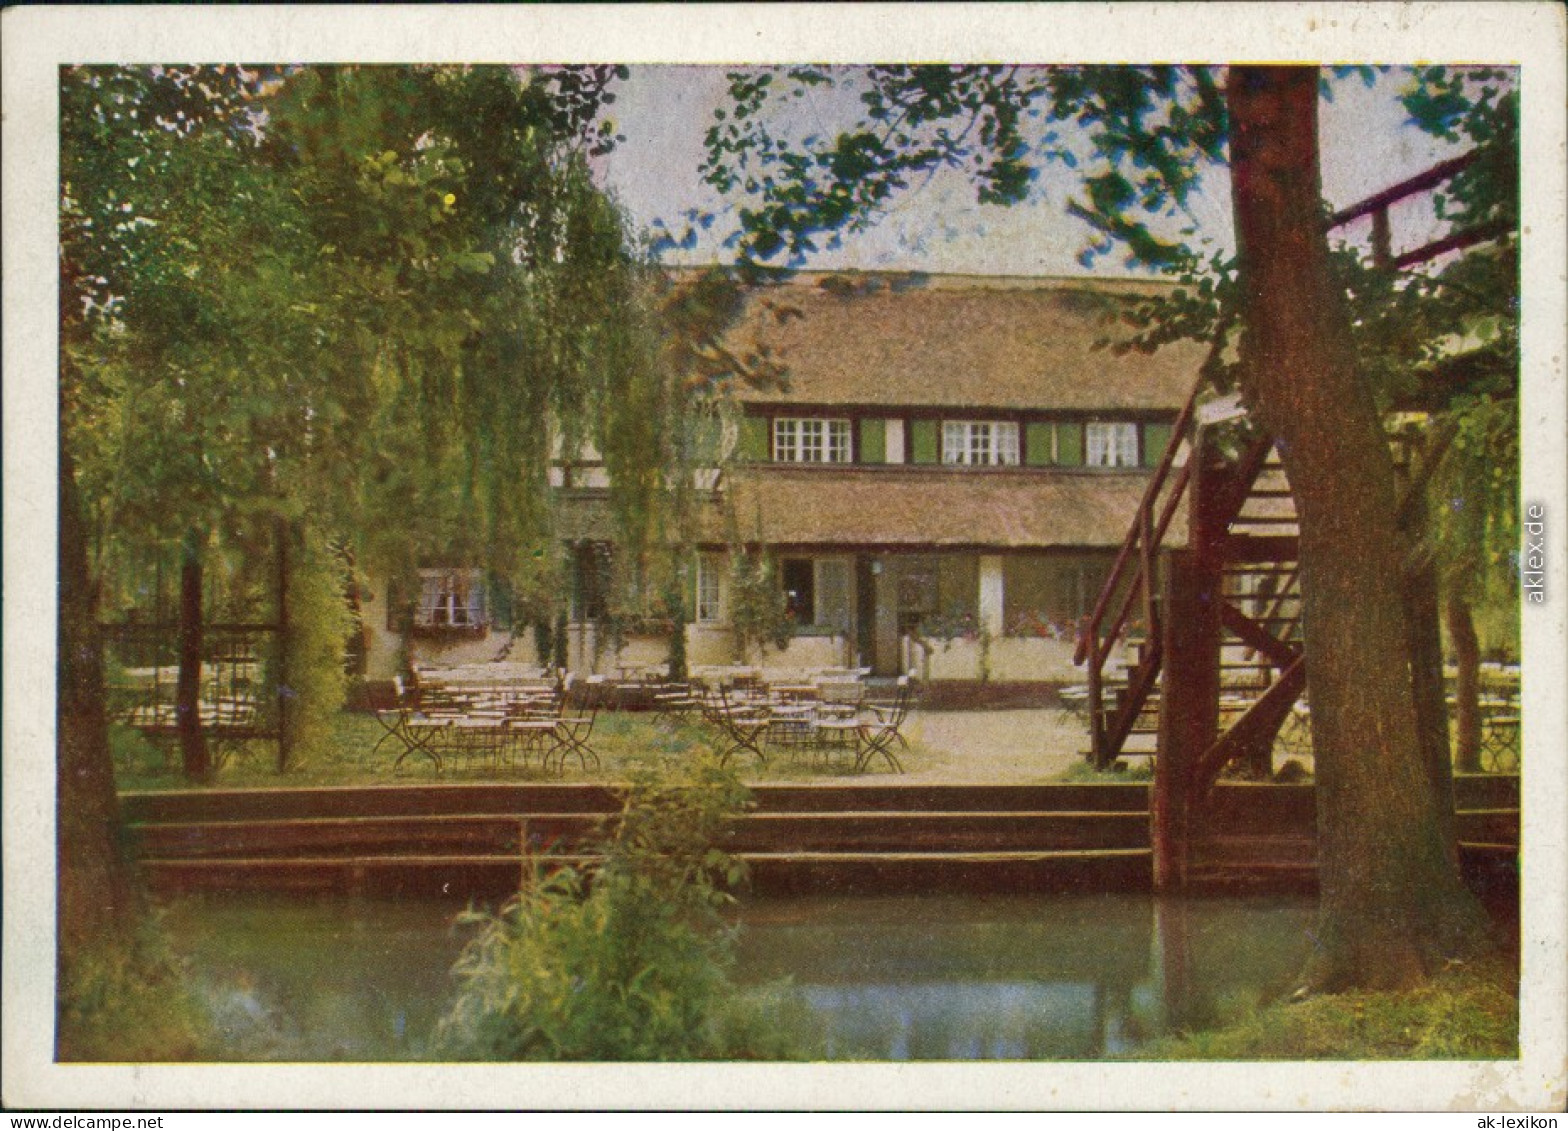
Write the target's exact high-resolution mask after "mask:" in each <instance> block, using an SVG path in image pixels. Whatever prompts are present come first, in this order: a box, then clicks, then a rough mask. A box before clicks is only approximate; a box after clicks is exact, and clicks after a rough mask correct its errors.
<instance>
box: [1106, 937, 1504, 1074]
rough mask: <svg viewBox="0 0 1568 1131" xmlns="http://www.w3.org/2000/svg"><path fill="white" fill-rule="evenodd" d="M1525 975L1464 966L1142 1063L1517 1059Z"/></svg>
mask: <svg viewBox="0 0 1568 1131" xmlns="http://www.w3.org/2000/svg"><path fill="white" fill-rule="evenodd" d="M1518 994H1519V970H1518V965H1517V963H1516V962H1515V961H1513V960H1512V959H1510V958H1508V957H1494V958H1489V959H1486V960H1484V961H1481V962H1477V963H1473V964H1455V965H1454V966H1453V967H1452V968H1450V969H1449V970H1447V971H1445V972H1443V973H1442V974H1440V975H1438V976H1437V977H1436V978H1434V979H1433V980H1432V981H1431V982H1429V983H1427V984H1426V985H1424V986H1421V987H1419V988H1417V989H1414V990H1410V991H1407V992H1404V993H1343V994H1325V995H1323V996H1322V997H1313V998H1307V999H1306V1000H1304V1001H1300V1002H1280V1003H1277V1004H1273V1005H1266V1006H1263V1007H1261V1008H1259V1009H1257V1010H1255V1011H1253V1012H1251V1013H1249V1014H1247V1015H1245V1016H1243V1017H1241V1018H1239V1019H1237V1020H1235V1021H1234V1022H1232V1023H1231V1024H1229V1025H1228V1026H1226V1027H1225V1028H1222V1029H1216V1030H1212V1031H1206V1032H1194V1033H1187V1034H1183V1035H1181V1036H1174V1037H1166V1038H1163V1039H1161V1040H1156V1041H1154V1042H1152V1043H1150V1044H1147V1045H1144V1046H1142V1047H1140V1048H1139V1049H1138V1051H1137V1052H1136V1053H1134V1054H1133V1056H1132V1058H1133V1059H1137V1060H1512V1059H1513V1058H1515V1057H1516V1056H1518V1048H1519V996H1518Z"/></svg>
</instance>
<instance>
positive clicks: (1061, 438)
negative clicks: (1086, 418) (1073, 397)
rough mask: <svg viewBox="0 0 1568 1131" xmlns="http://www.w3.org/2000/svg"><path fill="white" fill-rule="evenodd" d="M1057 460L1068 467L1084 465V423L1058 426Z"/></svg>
mask: <svg viewBox="0 0 1568 1131" xmlns="http://www.w3.org/2000/svg"><path fill="white" fill-rule="evenodd" d="M1056 462H1057V463H1059V464H1062V465H1064V466H1066V467H1082V466H1083V425H1082V424H1077V423H1073V424H1058V425H1057V426H1056Z"/></svg>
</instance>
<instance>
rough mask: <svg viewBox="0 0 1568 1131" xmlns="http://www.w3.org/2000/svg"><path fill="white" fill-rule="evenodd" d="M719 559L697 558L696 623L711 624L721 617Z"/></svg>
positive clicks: (709, 556) (708, 555)
mask: <svg viewBox="0 0 1568 1131" xmlns="http://www.w3.org/2000/svg"><path fill="white" fill-rule="evenodd" d="M720 568H721V567H720V563H719V558H718V556H717V555H716V554H699V555H698V556H697V609H696V614H697V623H698V624H712V623H713V622H714V621H717V620H719V619H720V617H721V609H720V606H719V593H720V591H719V571H720Z"/></svg>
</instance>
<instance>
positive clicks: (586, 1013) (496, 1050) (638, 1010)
mask: <svg viewBox="0 0 1568 1131" xmlns="http://www.w3.org/2000/svg"><path fill="white" fill-rule="evenodd" d="M748 803H749V798H748V795H747V793H746V791H745V789H744V788H743V787H742V786H741V785H740V783H739V780H738V779H737V778H736V777H735V776H734V775H733V774H732V773H730V772H729V771H726V770H723V769H721V768H719V767H718V766H716V765H715V764H714V763H713V762H712V761H711V760H704V759H697V760H696V761H695V762H693V763H691V768H689V769H687V770H685V771H683V772H680V773H678V774H675V775H673V776H672V775H671V773H670V772H669V771H668V770H665V771H664V772H663V773H660V772H658V771H643V772H641V773H639V774H638V775H637V776H636V777H635V778H634V780H633V783H632V786H631V788H630V791H629V793H628V795H627V800H626V805H625V808H624V811H623V812H622V814H621V817H620V819H619V820H618V821H617V822H616V823H615V825H614V827H613V829H612V830H611V831H609V832H608V833H607V835H606V836H605V838H604V841H603V843H602V845H601V846H600V847H599V852H600V853H601V854H602V855H601V857H600V860H599V862H598V863H597V864H596V865H594V866H591V867H588V868H584V869H577V868H567V867H563V868H561V869H559V870H557V871H554V872H552V873H550V874H548V875H542V876H538V877H536V879H535V881H534V882H533V884H532V885H531V886H529V887H528V888H527V889H526V890H524V891H523V892H522V893H520V894H519V895H518V896H517V897H516V898H515V899H514V900H512V901H511V902H510V903H509V904H508V905H507V906H506V907H504V908H503V909H502V910H501V911H500V913H499V914H497V915H494V916H490V915H485V914H476V913H472V912H471V913H470V914H469V915H468V918H469V920H470V921H474V920H477V921H479V922H481V923H482V924H483V927H482V929H481V931H480V933H479V935H478V936H477V937H476V938H475V939H474V940H473V942H471V943H470V944H469V946H468V947H467V948H466V950H465V951H464V953H463V955H462V957H461V958H460V959H459V960H458V963H457V966H456V968H455V971H454V972H455V974H456V976H457V977H458V979H459V980H460V981H461V983H462V989H461V991H460V994H459V997H458V1000H457V1003H456V1004H455V1006H454V1007H453V1008H452V1010H451V1012H450V1013H449V1014H448V1016H447V1017H446V1018H445V1019H444V1020H443V1022H442V1023H441V1026H440V1028H439V1030H438V1033H437V1047H438V1049H440V1051H441V1052H442V1053H443V1054H444V1055H450V1056H456V1057H461V1058H475V1059H493V1060H639V1061H642V1060H693V1059H707V1058H743V1057H768V1058H775V1059H776V1058H780V1057H784V1056H787V1055H789V1054H790V1050H789V1049H788V1048H786V1047H784V1046H785V1045H786V1044H787V1043H788V1040H787V1038H786V1037H785V1036H784V1030H782V1029H780V1028H779V1027H778V1026H772V1025H770V1024H768V1022H767V1019H766V1018H765V1017H763V1016H760V1013H761V1012H762V1011H761V1010H759V1009H758V1008H757V1003H756V1002H755V1001H749V1000H748V999H747V998H746V997H745V995H742V994H741V993H740V992H739V991H738V990H737V988H736V987H735V986H734V984H733V983H732V981H731V978H730V972H731V967H732V964H733V954H732V942H733V939H732V930H731V928H729V927H728V926H727V924H726V922H725V920H724V917H723V914H722V912H723V910H724V908H725V907H727V906H728V905H729V904H730V903H732V902H733V899H732V897H731V896H730V895H729V894H728V890H727V889H729V888H731V887H733V886H735V885H736V884H738V883H739V882H740V881H741V880H742V879H743V876H744V866H743V864H742V863H741V862H739V861H737V860H734V859H733V858H731V857H729V856H728V855H726V854H725V853H724V852H723V851H722V850H720V849H719V848H718V847H716V846H717V844H718V841H719V837H720V836H721V834H722V830H723V825H724V822H725V821H726V820H727V819H728V818H730V817H731V816H733V815H734V814H736V813H738V812H739V811H740V810H741V809H742V808H743V807H744V806H745V805H746V804H748Z"/></svg>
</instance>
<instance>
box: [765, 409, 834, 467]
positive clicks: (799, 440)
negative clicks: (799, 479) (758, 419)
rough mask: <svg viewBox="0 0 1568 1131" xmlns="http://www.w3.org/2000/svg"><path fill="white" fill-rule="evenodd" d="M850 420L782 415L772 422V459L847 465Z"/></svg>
mask: <svg viewBox="0 0 1568 1131" xmlns="http://www.w3.org/2000/svg"><path fill="white" fill-rule="evenodd" d="M849 435H850V433H849V421H848V420H823V419H819V418H813V417H799V416H781V417H777V418H775V419H774V421H773V458H774V459H775V460H778V461H779V462H781V463H848V462H849V461H850V440H849Z"/></svg>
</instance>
